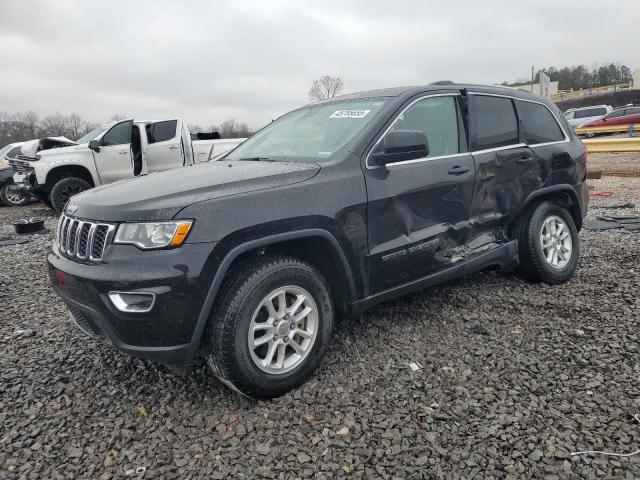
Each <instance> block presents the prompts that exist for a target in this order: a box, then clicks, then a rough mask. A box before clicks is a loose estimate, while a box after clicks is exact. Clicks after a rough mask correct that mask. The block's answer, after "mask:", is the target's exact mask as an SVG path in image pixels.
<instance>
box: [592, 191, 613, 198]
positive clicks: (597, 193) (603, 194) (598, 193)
mask: <svg viewBox="0 0 640 480" xmlns="http://www.w3.org/2000/svg"><path fill="white" fill-rule="evenodd" d="M612 195H613V192H605V191H604V190H594V191H592V192H589V196H590V197H611V196H612Z"/></svg>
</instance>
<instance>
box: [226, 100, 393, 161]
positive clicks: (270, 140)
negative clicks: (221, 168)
mask: <svg viewBox="0 0 640 480" xmlns="http://www.w3.org/2000/svg"><path fill="white" fill-rule="evenodd" d="M384 103H385V100H383V99H366V100H365V99H361V100H344V101H337V102H332V103H323V104H319V105H310V106H308V107H304V108H301V109H299V110H294V111H293V112H290V113H287V114H286V115H283V116H282V117H280V118H279V119H277V120H276V121H274V122H272V123H271V124H270V125H268V126H267V127H265V128H263V129H262V130H261V131H260V132H258V133H257V134H255V135H254V136H253V137H251V138H250V139H248V140H246V141H245V142H244V143H243V144H241V145H240V146H239V147H237V148H236V149H235V150H233V151H232V152H231V153H230V154H229V155H227V156H226V157H225V160H242V159H262V158H264V159H273V160H278V159H279V157H281V159H284V158H285V157H286V158H287V159H289V157H303V158H307V159H308V158H313V159H316V160H321V159H325V158H328V157H330V156H331V155H333V154H334V153H335V152H337V151H338V150H339V149H340V148H342V147H343V146H344V145H346V144H347V142H349V140H351V139H352V138H353V137H354V136H355V135H356V134H357V133H358V132H359V131H361V130H362V129H363V128H364V127H365V126H366V125H367V124H368V123H369V122H370V121H371V120H372V119H373V118H374V117H375V115H376V114H377V113H378V112H379V111H380V109H381V108H382V106H383V105H384ZM293 159H295V158H293Z"/></svg>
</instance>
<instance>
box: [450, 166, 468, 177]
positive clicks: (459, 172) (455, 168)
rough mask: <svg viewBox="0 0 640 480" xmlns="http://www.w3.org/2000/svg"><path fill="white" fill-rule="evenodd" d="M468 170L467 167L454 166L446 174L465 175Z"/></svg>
mask: <svg viewBox="0 0 640 480" xmlns="http://www.w3.org/2000/svg"><path fill="white" fill-rule="evenodd" d="M469 170H470V169H469V167H464V166H460V165H454V166H453V167H451V168H450V169H449V170H448V173H449V175H462V174H463V173H467V172H468V171H469Z"/></svg>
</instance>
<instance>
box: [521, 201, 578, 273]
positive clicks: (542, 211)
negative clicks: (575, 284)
mask: <svg viewBox="0 0 640 480" xmlns="http://www.w3.org/2000/svg"><path fill="white" fill-rule="evenodd" d="M552 215H554V216H558V217H560V218H561V219H562V220H563V221H564V223H565V224H566V225H567V227H568V228H569V232H570V234H571V242H572V250H571V258H570V260H569V263H567V265H566V266H565V267H564V268H562V269H555V268H553V267H552V266H551V265H549V264H548V263H547V260H546V258H545V257H544V254H543V252H542V240H541V238H540V232H541V230H542V225H543V223H544V221H545V220H546V219H547V218H548V217H550V216H552ZM528 233H529V235H530V238H532V237H533V238H532V240H533V244H534V245H535V254H536V255H537V257H538V262H536V263H538V265H539V268H540V270H541V272H540V273H541V274H542V277H543V280H544V281H547V282H552V283H559V282H564V281H566V280H568V279H569V278H571V276H572V275H573V273H574V272H575V270H576V267H577V266H578V259H579V257H580V239H579V238H578V230H577V228H576V225H575V222H574V221H573V217H572V216H571V214H569V212H568V211H567V210H566V209H564V208H562V207H561V206H559V205H556V204H554V203H549V202H545V203H542V204H540V206H539V207H538V208H537V209H536V211H535V213H534V214H533V216H532V217H531V223H530V224H529V232H528Z"/></svg>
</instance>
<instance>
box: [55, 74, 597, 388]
mask: <svg viewBox="0 0 640 480" xmlns="http://www.w3.org/2000/svg"><path fill="white" fill-rule="evenodd" d="M585 175H586V151H585V148H584V146H583V145H582V143H581V142H580V140H578V138H577V137H576V136H575V135H574V134H573V132H572V130H571V128H569V126H568V125H567V123H566V121H565V120H564V118H563V117H562V115H560V112H559V111H558V109H557V108H556V107H555V106H554V105H553V104H552V103H550V102H549V101H547V100H546V99H544V98H541V97H539V96H535V95H532V94H529V93H527V92H523V91H519V90H515V89H508V88H501V87H484V86H475V85H455V84H452V83H451V82H445V83H438V84H432V85H429V86H425V87H411V88H392V89H386V90H376V91H369V92H362V93H355V94H351V95H346V96H342V97H337V98H333V99H330V100H326V101H322V102H318V103H314V104H311V105H308V106H305V107H303V108H300V109H297V110H294V111H292V112H290V113H288V114H286V115H284V116H282V117H280V118H279V119H277V120H276V121H274V122H272V123H270V124H269V125H268V126H266V127H265V128H263V129H262V130H261V131H260V132H258V133H257V134H255V135H254V136H253V137H251V138H250V139H249V140H247V141H246V142H245V143H243V144H242V145H240V146H239V147H237V148H236V149H234V150H233V151H231V152H230V153H228V154H227V155H225V156H224V157H223V158H221V159H220V160H219V161H216V162H211V163H209V164H203V165H197V166H194V167H190V168H185V169H180V170H174V171H169V172H164V173H157V174H153V175H148V176H145V177H142V178H137V179H133V180H125V181H122V182H117V183H115V184H112V185H108V186H104V187H98V188H95V189H93V190H90V191H87V192H84V193H82V194H79V195H77V196H74V197H72V199H71V200H70V202H69V203H68V204H67V207H66V210H65V212H64V214H63V215H62V216H61V217H60V221H59V226H58V230H57V235H56V240H55V244H54V246H53V249H52V251H51V253H50V254H49V256H48V260H49V270H50V278H51V280H52V283H53V285H54V288H55V289H56V291H57V292H58V293H59V295H60V296H61V297H62V298H63V300H64V301H65V302H66V303H67V304H68V306H69V313H70V317H71V319H72V320H73V321H74V322H75V323H76V324H77V325H78V326H79V327H80V328H81V329H83V330H84V331H85V332H86V333H88V334H89V335H91V336H92V337H95V338H98V339H101V340H106V341H109V342H111V343H112V344H114V345H115V346H116V347H118V348H119V349H120V350H122V351H124V352H127V353H130V354H132V355H136V356H139V357H143V358H147V359H151V360H154V361H157V362H161V363H163V364H165V365H168V366H170V367H171V368H172V369H173V370H176V371H183V372H184V371H188V370H189V368H190V367H191V365H192V364H193V362H194V357H195V356H196V354H197V352H199V351H202V352H203V354H204V356H205V358H206V361H207V364H208V366H209V367H210V369H211V371H212V372H213V374H214V375H216V376H217V377H218V378H219V379H220V380H222V381H223V382H224V383H225V384H227V385H228V386H230V387H232V388H234V389H235V390H237V391H239V392H241V393H242V394H245V395H249V396H253V397H262V398H265V397H273V396H277V395H281V394H283V393H284V392H287V391H289V390H290V389H292V388H294V387H296V386H298V385H300V384H301V383H302V382H304V381H305V379H307V378H308V377H309V376H310V375H311V374H312V373H313V371H314V370H315V369H316V368H317V367H318V365H319V363H320V361H321V359H322V357H323V355H324V353H325V351H326V348H327V345H328V343H329V341H330V338H331V335H332V326H333V323H334V317H335V315H336V314H337V313H341V314H347V313H350V314H358V313H359V312H362V311H363V310H365V309H366V308H368V307H371V306H373V305H375V304H377V303H379V302H383V301H386V300H388V299H391V298H394V297H396V296H398V295H403V294H406V293H408V292H413V291H415V290H418V289H422V288H425V287H428V286H430V285H434V284H436V283H440V282H443V281H446V280H450V279H453V278H456V277H459V276H461V275H464V274H467V273H469V272H472V271H476V270H479V269H481V268H485V267H489V266H497V267H502V268H511V267H514V266H519V269H520V272H521V273H522V275H523V276H524V277H526V278H527V279H529V280H531V281H543V282H547V283H550V284H558V283H561V282H564V281H566V280H568V279H569V278H570V277H571V276H572V275H573V273H574V271H575V269H576V264H577V262H578V255H579V239H578V230H579V229H580V227H581V225H582V220H583V218H584V216H585V212H586V208H587V201H588V196H587V189H586V186H585V183H584V182H585Z"/></svg>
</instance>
